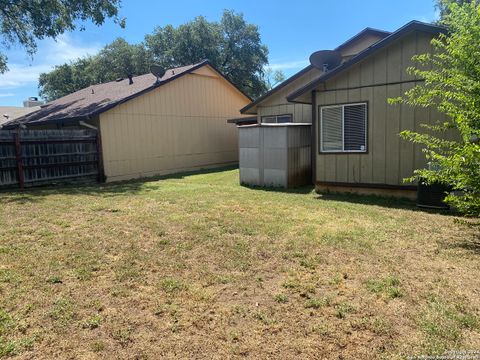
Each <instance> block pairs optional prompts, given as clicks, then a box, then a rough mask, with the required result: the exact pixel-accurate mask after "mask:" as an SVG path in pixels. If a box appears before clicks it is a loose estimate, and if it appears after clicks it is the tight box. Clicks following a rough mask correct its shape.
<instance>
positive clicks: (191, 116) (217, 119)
mask: <svg viewBox="0 0 480 360" xmlns="http://www.w3.org/2000/svg"><path fill="white" fill-rule="evenodd" d="M250 101H251V100H250V99H249V98H248V96H247V95H245V94H243V93H242V92H241V91H240V90H239V89H238V88H237V87H235V86H234V85H233V84H232V83H231V82H229V81H228V80H227V79H226V78H225V77H224V76H223V75H222V74H221V73H220V72H218V71H217V70H216V69H215V68H214V67H213V66H212V65H211V64H209V63H208V61H204V62H201V63H199V64H195V65H189V66H184V67H180V68H175V69H169V70H167V71H166V72H165V74H164V75H163V76H162V77H161V78H159V79H157V78H156V76H155V75H153V74H146V75H141V76H135V77H130V78H127V79H118V80H117V81H113V82H109V83H105V84H99V85H93V86H90V87H88V88H85V89H82V90H80V91H77V92H75V93H73V94H70V95H67V96H64V97H62V98H60V99H57V100H55V101H53V102H51V103H48V104H46V105H44V106H42V108H41V109H40V110H39V111H36V112H34V113H32V114H29V115H27V116H24V117H21V118H19V119H17V120H15V121H13V122H9V123H7V124H6V126H5V127H6V128H13V127H16V126H19V125H20V124H21V126H23V127H26V128H27V129H28V128H31V129H42V128H69V127H75V128H78V127H93V128H95V129H98V130H99V133H100V135H101V142H102V149H101V150H102V153H103V166H104V174H105V177H106V181H116V180H126V179H132V178H139V177H148V176H153V175H162V174H169V173H175V172H180V171H186V170H194V169H201V168H209V167H218V166H224V165H228V164H234V163H237V162H238V139H237V129H236V128H235V127H233V126H231V125H229V124H227V120H228V119H231V118H233V117H239V116H240V113H239V109H240V108H242V107H244V106H245V105H246V104H248V103H249V102H250Z"/></svg>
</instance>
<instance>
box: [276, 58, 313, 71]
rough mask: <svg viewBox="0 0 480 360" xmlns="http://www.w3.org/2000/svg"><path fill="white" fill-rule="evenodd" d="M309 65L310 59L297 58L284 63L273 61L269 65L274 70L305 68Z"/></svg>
mask: <svg viewBox="0 0 480 360" xmlns="http://www.w3.org/2000/svg"><path fill="white" fill-rule="evenodd" d="M307 65H308V60H297V61H287V62H283V63H273V64H269V65H268V66H267V68H268V69H272V70H291V69H299V68H304V67H305V66H307Z"/></svg>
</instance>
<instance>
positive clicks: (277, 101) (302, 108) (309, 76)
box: [257, 69, 321, 123]
mask: <svg viewBox="0 0 480 360" xmlns="http://www.w3.org/2000/svg"><path fill="white" fill-rule="evenodd" d="M320 74H321V71H320V70H318V69H312V70H310V71H309V72H307V73H306V74H305V75H303V76H301V77H300V78H298V79H296V80H295V81H292V82H291V83H290V84H288V85H287V86H285V87H284V88H282V89H280V90H279V91H277V92H276V93H275V94H272V95H271V96H269V97H268V99H265V100H264V101H263V102H261V103H260V104H259V105H258V106H257V116H258V119H257V120H258V122H259V123H260V122H261V119H262V116H268V115H283V114H292V115H293V122H297V123H311V122H312V106H311V105H308V104H293V103H289V102H288V101H287V99H286V98H287V95H288V94H290V93H291V92H292V91H294V90H295V89H298V88H299V87H301V86H303V85H305V84H307V83H309V82H310V81H312V80H313V79H315V78H316V77H318V76H319V75H320Z"/></svg>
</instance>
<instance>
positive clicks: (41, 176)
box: [0, 130, 103, 188]
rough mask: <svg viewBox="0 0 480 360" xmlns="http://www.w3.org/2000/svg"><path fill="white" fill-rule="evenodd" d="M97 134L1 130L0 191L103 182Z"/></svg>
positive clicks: (86, 132) (88, 131)
mask: <svg viewBox="0 0 480 360" xmlns="http://www.w3.org/2000/svg"><path fill="white" fill-rule="evenodd" d="M101 162H102V154H101V144H100V137H99V136H98V133H97V132H96V131H94V130H11V131H10V130H0V187H5V186H19V187H20V188H23V187H26V186H35V185H41V184H51V183H57V182H65V181H72V180H88V179H91V180H94V179H96V180H98V181H102V180H103V165H102V163H101Z"/></svg>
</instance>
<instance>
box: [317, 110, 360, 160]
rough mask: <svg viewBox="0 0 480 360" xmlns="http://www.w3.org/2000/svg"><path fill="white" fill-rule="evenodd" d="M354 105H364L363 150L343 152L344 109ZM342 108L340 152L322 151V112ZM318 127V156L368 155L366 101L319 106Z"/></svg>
mask: <svg viewBox="0 0 480 360" xmlns="http://www.w3.org/2000/svg"><path fill="white" fill-rule="evenodd" d="M354 105H365V150H345V130H344V128H345V107H346V106H354ZM334 107H341V108H342V150H323V131H322V130H323V111H322V109H325V108H334ZM318 113H319V119H318V120H319V126H318V153H319V154H368V148H369V147H368V124H369V122H368V101H360V102H354V103H341V104H331V105H319V106H318Z"/></svg>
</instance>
